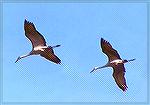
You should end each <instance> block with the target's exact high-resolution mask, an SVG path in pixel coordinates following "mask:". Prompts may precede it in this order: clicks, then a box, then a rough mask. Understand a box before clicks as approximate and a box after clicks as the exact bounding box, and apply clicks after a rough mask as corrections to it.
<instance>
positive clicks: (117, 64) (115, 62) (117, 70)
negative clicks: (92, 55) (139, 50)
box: [90, 38, 135, 91]
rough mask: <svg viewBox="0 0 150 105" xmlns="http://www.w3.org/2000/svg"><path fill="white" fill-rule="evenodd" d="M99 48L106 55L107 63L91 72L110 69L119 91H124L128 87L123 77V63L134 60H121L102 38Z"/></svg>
mask: <svg viewBox="0 0 150 105" xmlns="http://www.w3.org/2000/svg"><path fill="white" fill-rule="evenodd" d="M101 48H102V52H103V53H105V54H106V55H107V57H108V59H109V61H108V63H107V64H106V65H104V66H102V67H95V68H94V69H93V70H92V71H91V72H93V71H95V70H98V69H101V68H105V67H112V68H113V77H114V79H115V82H116V84H117V85H118V86H119V88H120V89H122V90H123V91H126V90H127V88H128V87H127V85H126V80H125V77H124V75H125V67H124V63H126V62H130V61H133V60H135V59H131V60H122V59H121V58H120V55H119V54H118V52H117V51H116V50H115V49H113V47H112V46H111V44H110V43H109V42H108V41H106V40H104V39H103V38H101ZM91 72H90V73H91Z"/></svg>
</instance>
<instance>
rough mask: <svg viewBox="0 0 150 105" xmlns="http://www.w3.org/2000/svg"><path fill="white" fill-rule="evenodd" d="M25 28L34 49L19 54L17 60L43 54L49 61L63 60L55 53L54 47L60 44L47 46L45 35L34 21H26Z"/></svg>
mask: <svg viewBox="0 0 150 105" xmlns="http://www.w3.org/2000/svg"><path fill="white" fill-rule="evenodd" d="M24 30H25V36H26V37H27V38H28V39H29V40H30V41H31V43H32V51H31V52H30V53H28V54H26V55H23V56H19V57H18V58H17V60H16V61H15V63H16V62H18V60H20V59H22V58H25V57H28V56H30V55H41V56H42V57H44V58H46V59H47V60H49V61H52V62H54V63H56V64H60V63H61V60H60V59H59V58H58V57H57V56H56V55H55V54H54V50H53V49H54V48H56V47H59V46H60V45H56V46H47V45H46V41H45V39H44V37H43V36H42V35H41V34H40V33H39V32H38V31H37V30H36V28H35V26H34V24H33V23H31V22H29V21H27V20H26V19H25V21H24Z"/></svg>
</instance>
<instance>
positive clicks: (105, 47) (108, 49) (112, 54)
mask: <svg viewBox="0 0 150 105" xmlns="http://www.w3.org/2000/svg"><path fill="white" fill-rule="evenodd" d="M101 48H102V51H103V53H105V54H106V55H107V56H108V59H109V61H113V60H115V59H121V58H120V55H119V54H118V52H117V51H116V50H115V49H113V48H112V46H111V44H110V43H109V42H108V41H106V40H104V39H103V38H101Z"/></svg>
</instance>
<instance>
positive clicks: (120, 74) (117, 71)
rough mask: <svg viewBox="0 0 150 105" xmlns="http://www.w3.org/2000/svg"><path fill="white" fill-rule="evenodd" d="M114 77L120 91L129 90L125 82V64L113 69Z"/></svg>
mask: <svg viewBox="0 0 150 105" xmlns="http://www.w3.org/2000/svg"><path fill="white" fill-rule="evenodd" d="M113 70H114V72H113V77H114V79H115V82H116V84H117V85H118V86H119V88H120V89H122V90H123V91H126V90H127V88H128V87H127V85H126V80H125V77H124V75H125V68H124V64H118V65H117V66H114V67H113Z"/></svg>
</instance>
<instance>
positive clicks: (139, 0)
mask: <svg viewBox="0 0 150 105" xmlns="http://www.w3.org/2000/svg"><path fill="white" fill-rule="evenodd" d="M1 2H2V3H148V2H150V1H149V0H122V1H120V0H76V1H75V0H63V1H62V0H41V1H40V0H31V1H26V0H20V1H19V0H2V1H1Z"/></svg>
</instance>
